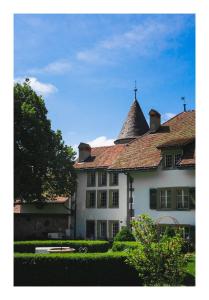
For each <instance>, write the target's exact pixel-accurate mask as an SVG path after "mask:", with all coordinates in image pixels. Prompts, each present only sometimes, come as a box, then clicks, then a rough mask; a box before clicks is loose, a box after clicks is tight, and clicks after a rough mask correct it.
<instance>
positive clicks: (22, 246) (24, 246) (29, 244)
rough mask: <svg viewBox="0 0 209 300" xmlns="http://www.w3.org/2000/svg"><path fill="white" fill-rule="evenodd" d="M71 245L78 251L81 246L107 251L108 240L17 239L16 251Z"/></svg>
mask: <svg viewBox="0 0 209 300" xmlns="http://www.w3.org/2000/svg"><path fill="white" fill-rule="evenodd" d="M51 246H52V247H60V246H62V247H71V248H74V249H76V250H77V251H78V249H79V248H80V247H87V249H88V252H90V253H91V252H107V251H108V249H109V247H110V245H109V242H108V241H98V240H97V241H87V240H80V241H79V240H45V241H15V242H14V251H15V252H21V253H35V248H36V247H51Z"/></svg>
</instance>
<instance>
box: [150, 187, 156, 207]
mask: <svg viewBox="0 0 209 300" xmlns="http://www.w3.org/2000/svg"><path fill="white" fill-rule="evenodd" d="M150 209H157V189H150Z"/></svg>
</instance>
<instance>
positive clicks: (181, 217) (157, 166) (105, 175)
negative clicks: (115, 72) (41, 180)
mask: <svg viewBox="0 0 209 300" xmlns="http://www.w3.org/2000/svg"><path fill="white" fill-rule="evenodd" d="M149 115H150V125H149V126H148V124H147V122H146V119H145V117H144V115H143V112H142V110H141V108H140V105H139V103H138V101H137V99H136V96H135V100H134V102H133V104H132V106H131V108H130V111H129V113H128V116H127V119H126V121H125V123H124V125H123V127H122V130H121V132H120V134H119V137H118V139H117V140H116V141H115V145H114V146H107V147H95V148H91V147H90V145H88V144H85V143H80V145H79V158H78V160H77V162H76V163H75V169H76V172H77V176H78V179H77V183H78V185H77V191H76V193H75V196H74V201H75V207H76V211H75V214H74V220H72V222H71V223H72V224H73V225H72V226H74V230H73V232H74V237H77V238H86V239H92V238H93V239H105V238H107V239H112V238H113V237H114V236H115V234H116V233H117V232H118V231H119V229H120V228H121V227H122V226H125V225H128V226H129V224H130V220H131V218H132V217H134V216H137V215H139V214H142V213H147V214H149V215H150V216H151V217H152V218H153V219H154V220H155V221H156V223H158V224H161V225H163V224H170V225H176V224H178V225H183V226H184V227H185V234H188V235H189V234H190V229H191V228H193V227H192V226H194V225H195V154H194V153H195V111H183V112H181V113H179V114H178V115H177V116H175V117H174V118H172V119H170V120H169V121H167V122H165V123H163V124H161V115H160V113H159V112H157V111H156V110H153V109H151V110H150V112H149Z"/></svg>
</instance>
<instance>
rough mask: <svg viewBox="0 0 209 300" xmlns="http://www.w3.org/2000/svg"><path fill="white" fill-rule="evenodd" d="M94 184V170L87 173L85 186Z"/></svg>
mask: <svg viewBox="0 0 209 300" xmlns="http://www.w3.org/2000/svg"><path fill="white" fill-rule="evenodd" d="M95 184H96V174H95V172H88V173H87V186H95Z"/></svg>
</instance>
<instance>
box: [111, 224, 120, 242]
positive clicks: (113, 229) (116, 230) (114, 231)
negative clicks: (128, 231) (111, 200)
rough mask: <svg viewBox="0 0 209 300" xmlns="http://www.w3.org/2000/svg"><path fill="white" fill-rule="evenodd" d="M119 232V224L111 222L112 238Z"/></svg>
mask: <svg viewBox="0 0 209 300" xmlns="http://www.w3.org/2000/svg"><path fill="white" fill-rule="evenodd" d="M118 231H119V222H118V221H116V222H113V224H112V237H113V238H114V237H115V236H116V234H117V233H118Z"/></svg>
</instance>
